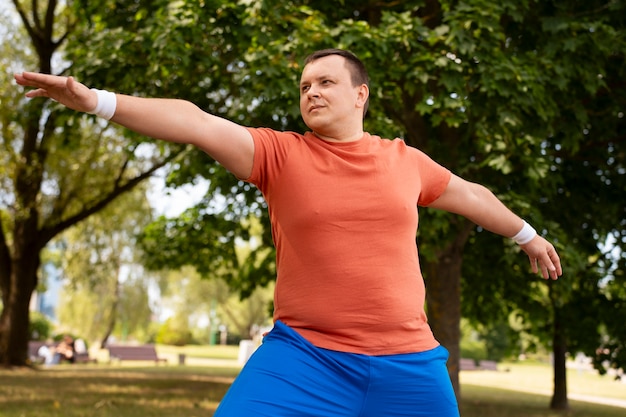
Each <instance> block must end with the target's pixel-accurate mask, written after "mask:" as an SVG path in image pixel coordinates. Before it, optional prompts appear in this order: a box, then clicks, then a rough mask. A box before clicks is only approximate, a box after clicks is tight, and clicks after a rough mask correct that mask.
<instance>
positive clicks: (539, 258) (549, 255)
mask: <svg viewBox="0 0 626 417" xmlns="http://www.w3.org/2000/svg"><path fill="white" fill-rule="evenodd" d="M520 247H521V248H522V250H523V251H524V252H526V254H527V255H528V259H530V267H531V268H532V270H533V272H534V273H537V272H541V275H542V276H543V277H544V278H545V279H548V278H552V279H558V277H560V276H561V275H562V274H563V270H562V269H561V260H560V259H559V255H558V254H557V253H556V249H554V246H552V244H551V243H550V242H548V241H547V240H545V239H544V238H542V237H541V236H539V235H537V236H535V238H534V239H533V240H531V241H530V242H528V243H527V244H525V245H520Z"/></svg>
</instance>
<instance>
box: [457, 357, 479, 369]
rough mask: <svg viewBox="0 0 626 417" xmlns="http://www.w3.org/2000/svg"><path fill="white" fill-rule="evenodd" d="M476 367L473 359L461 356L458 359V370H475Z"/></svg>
mask: <svg viewBox="0 0 626 417" xmlns="http://www.w3.org/2000/svg"><path fill="white" fill-rule="evenodd" d="M477 369H478V367H477V366H476V361H475V360H474V359H467V358H461V359H459V370H461V371H475V370H477Z"/></svg>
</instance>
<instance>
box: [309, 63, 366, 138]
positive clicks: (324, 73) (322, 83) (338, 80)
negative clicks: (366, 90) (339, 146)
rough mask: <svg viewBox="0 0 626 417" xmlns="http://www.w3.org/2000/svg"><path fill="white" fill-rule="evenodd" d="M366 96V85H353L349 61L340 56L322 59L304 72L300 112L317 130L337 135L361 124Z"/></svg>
mask: <svg viewBox="0 0 626 417" xmlns="http://www.w3.org/2000/svg"><path fill="white" fill-rule="evenodd" d="M363 95H364V94H363V87H362V86H354V85H352V79H351V74H350V71H349V70H348V67H347V65H346V60H345V58H343V57H341V56H339V55H329V56H325V57H323V58H319V59H317V60H315V61H313V62H310V63H308V64H307V65H306V66H305V67H304V70H303V71H302V77H301V79H300V112H301V114H302V119H303V120H304V123H306V125H307V126H308V127H309V128H310V129H311V130H313V131H314V132H316V133H319V134H322V135H328V136H331V137H336V136H337V135H341V129H345V128H347V127H353V126H355V124H356V125H358V126H361V125H362V120H363V104H364V98H363ZM365 99H367V95H366V94H365ZM336 138H337V139H340V138H339V137H336Z"/></svg>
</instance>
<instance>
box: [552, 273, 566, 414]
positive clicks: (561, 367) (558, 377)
mask: <svg viewBox="0 0 626 417" xmlns="http://www.w3.org/2000/svg"><path fill="white" fill-rule="evenodd" d="M550 289H552V285H550ZM550 295H551V299H552V309H553V311H554V327H553V334H552V355H553V357H554V359H553V362H554V363H553V367H554V392H553V393H552V400H551V401H550V408H551V409H552V410H568V409H569V401H568V399H567V369H566V367H565V359H566V356H567V340H566V336H565V332H564V329H563V325H562V317H561V314H560V310H559V308H558V306H557V305H556V303H555V302H554V300H555V297H553V296H552V290H551V291H550Z"/></svg>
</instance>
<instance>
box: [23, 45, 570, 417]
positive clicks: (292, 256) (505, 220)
mask: <svg viewBox="0 0 626 417" xmlns="http://www.w3.org/2000/svg"><path fill="white" fill-rule="evenodd" d="M15 78H16V81H17V82H18V84H20V85H24V86H30V87H35V88H36V89H35V90H33V91H30V92H28V93H27V96H28V97H50V98H53V99H55V100H57V101H59V102H60V103H62V104H64V105H66V106H68V107H70V108H72V109H75V110H78V111H84V112H91V113H95V114H98V115H100V116H102V117H105V118H107V119H110V120H112V121H113V122H115V123H119V124H121V125H123V126H126V127H128V128H130V129H132V130H134V131H136V132H139V133H142V134H144V135H147V136H151V137H154V138H157V139H162V140H167V141H171V142H184V143H191V144H193V145H195V146H197V147H198V148H200V149H202V150H203V151H205V152H206V153H208V154H209V155H211V156H212V157H213V158H214V159H216V160H217V161H218V162H220V163H221V164H222V165H224V167H225V168H226V169H228V170H229V171H230V172H232V173H233V174H234V175H236V176H237V177H238V178H240V179H243V180H246V181H249V182H251V183H253V184H254V185H256V186H257V187H258V188H259V189H260V190H261V192H262V193H263V195H264V197H265V199H266V200H267V203H268V207H269V213H270V219H271V223H272V232H273V237H274V243H275V245H276V254H277V255H276V256H277V273H278V276H277V284H276V292H275V312H274V321H275V325H274V329H273V330H272V331H271V332H270V333H269V334H268V335H267V336H266V337H265V339H264V342H263V344H262V346H261V347H260V348H259V349H258V350H257V351H256V352H255V354H254V355H253V356H252V358H250V360H249V361H248V363H247V364H246V366H245V367H244V369H243V370H242V372H241V373H240V375H239V376H238V378H237V380H236V381H235V382H234V383H233V385H232V387H231V388H230V390H229V392H228V393H227V395H226V396H225V398H224V399H223V401H222V403H221V404H220V407H219V408H218V410H217V412H216V416H220V417H225V416H227V417H229V416H252V415H254V416H272V417H277V416H353V417H357V416H359V417H382V416H433V417H434V416H437V417H452V416H458V406H457V403H456V399H455V396H454V392H453V390H452V386H451V383H450V379H449V377H448V373H447V370H446V361H447V357H448V352H447V351H446V350H445V348H443V347H442V346H440V345H439V343H438V342H437V341H436V340H435V338H434V337H433V335H432V332H431V330H430V328H429V326H428V323H427V321H426V316H425V313H424V297H425V289H424V283H423V279H422V277H421V272H420V268H419V261H418V253H417V248H416V245H415V233H416V230H417V223H418V213H417V206H428V207H433V208H437V209H442V210H447V211H450V212H454V213H458V214H460V215H463V216H466V217H467V218H469V219H471V220H472V221H474V222H475V223H476V224H478V225H480V226H482V227H483V228H485V229H487V230H489V231H492V232H494V233H498V234H500V235H502V236H507V237H512V238H513V239H515V240H516V242H518V243H519V244H520V245H521V247H522V249H523V250H524V251H525V252H526V253H527V254H528V256H529V258H530V262H531V267H532V270H533V272H535V273H537V272H540V273H541V274H542V276H543V277H544V278H546V279H548V278H552V279H557V277H558V276H560V275H561V273H562V271H561V265H560V260H559V257H558V255H557V253H556V251H555V249H554V247H553V246H552V245H551V244H550V243H549V242H547V241H546V240H545V239H543V238H542V237H541V236H538V235H537V234H536V233H535V231H534V229H533V228H532V227H531V226H529V225H528V224H527V223H526V222H524V221H523V220H522V219H520V218H519V217H518V216H517V215H515V214H514V213H512V212H511V211H510V210H509V209H508V208H506V207H505V206H504V205H503V204H502V203H501V202H500V201H499V200H498V199H497V198H496V197H495V196H494V195H493V194H492V193H491V192H490V191H488V190H487V189H486V188H485V187H483V186H481V185H478V184H474V183H470V182H467V181H465V180H463V179H461V178H459V177H458V176H456V175H454V174H452V173H451V172H450V171H448V170H447V169H446V168H444V167H442V166H441V165H439V164H437V163H435V162H434V161H433V160H432V159H430V158H429V157H428V156H426V155H425V154H423V153H422V152H420V151H419V150H417V149H415V148H409V147H407V146H406V145H405V144H404V142H403V141H401V140H399V139H396V140H384V139H381V138H379V137H376V136H372V135H370V134H369V133H366V132H364V131H363V116H364V113H365V110H366V108H367V104H368V99H369V87H368V77H367V72H366V70H365V68H364V66H363V64H362V63H361V61H360V60H359V59H358V58H357V57H356V56H354V55H353V54H352V53H350V52H347V51H343V50H336V49H330V50H323V51H318V52H315V53H314V54H312V55H310V56H309V57H308V58H307V59H306V61H305V66H304V69H303V72H302V76H301V81H300V110H301V113H302V118H303V120H304V122H305V123H306V125H307V126H308V127H309V129H310V130H311V131H310V132H307V133H305V134H304V135H301V134H297V133H293V132H277V131H273V130H270V129H253V128H247V127H242V126H239V125H237V124H235V123H232V122H230V121H227V120H224V119H221V118H219V117H216V116H213V115H210V114H207V113H205V112H203V111H201V110H200V109H199V108H198V107H196V106H194V105H193V104H191V103H189V102H186V101H181V100H169V99H146V98H137V97H131V96H126V95H119V94H117V95H116V94H113V93H110V92H103V91H98V90H90V89H89V88H87V87H86V86H84V85H82V84H80V83H78V82H76V81H75V80H74V79H73V78H63V77H55V76H49V75H42V74H34V73H23V74H17V75H16V76H15Z"/></svg>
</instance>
